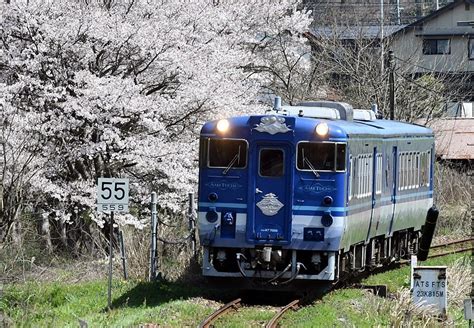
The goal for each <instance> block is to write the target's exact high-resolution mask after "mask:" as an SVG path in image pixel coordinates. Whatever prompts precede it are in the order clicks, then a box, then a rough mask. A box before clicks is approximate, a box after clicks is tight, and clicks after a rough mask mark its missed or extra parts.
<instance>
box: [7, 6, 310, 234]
mask: <svg viewBox="0 0 474 328" xmlns="http://www.w3.org/2000/svg"><path fill="white" fill-rule="evenodd" d="M0 11H1V12H2V13H3V14H2V18H1V19H2V21H1V26H2V28H1V29H0V44H1V46H0V94H1V95H4V96H5V97H4V100H3V101H2V102H1V103H0V110H1V111H2V118H3V119H4V120H5V119H7V120H8V124H3V123H2V124H3V125H2V128H3V130H4V131H7V130H8V131H14V132H15V133H10V134H9V135H8V137H7V138H6V139H8V140H5V139H2V142H3V143H2V145H7V144H8V145H9V147H10V152H11V153H14V152H15V149H22V151H23V152H24V155H22V156H24V158H23V157H21V158H19V157H15V156H4V162H2V166H3V168H4V170H3V172H4V173H3V174H4V175H3V180H2V186H3V189H4V191H3V200H4V202H5V200H7V202H10V200H11V199H12V198H11V197H13V196H12V194H11V192H10V191H8V190H7V189H8V188H10V187H9V185H8V182H5V181H11V176H15V174H16V175H18V174H19V173H21V172H22V171H21V167H23V166H26V167H28V169H27V170H26V171H27V172H28V174H27V175H25V177H24V178H23V179H21V180H19V181H20V182H18V183H19V185H18V188H19V190H24V191H25V192H23V193H22V195H23V197H25V199H22V200H21V201H20V203H24V204H30V205H31V206H32V207H33V211H34V212H35V213H39V212H41V216H42V218H43V219H44V220H50V219H56V221H57V222H59V223H60V225H61V226H62V227H63V228H62V230H65V228H64V227H67V225H68V224H73V225H74V224H78V222H79V221H80V222H82V223H84V222H91V221H95V222H97V223H98V224H99V225H102V224H103V218H102V217H101V216H100V215H99V214H97V213H96V211H95V184H96V181H97V178H98V177H129V178H130V179H131V195H132V201H133V203H134V204H135V205H136V206H135V207H134V208H132V211H131V213H130V214H129V215H123V216H119V217H117V221H118V222H119V223H120V224H133V225H134V226H137V227H142V226H143V225H144V224H145V222H144V220H143V217H141V216H140V212H141V211H142V208H143V206H141V205H144V204H145V203H146V202H147V200H148V197H149V196H148V195H149V193H150V191H151V190H157V191H158V194H159V202H160V205H161V206H163V207H167V208H170V209H173V210H181V209H182V208H181V206H182V205H183V204H184V203H185V196H186V195H187V193H188V192H189V191H192V190H194V188H195V186H196V182H197V172H196V167H197V165H196V164H197V162H196V159H197V139H198V135H199V130H200V126H201V125H202V123H203V122H205V121H207V120H210V119H216V118H220V117H228V116H234V115H241V114H244V113H250V112H253V111H257V110H259V107H260V106H261V105H260V104H259V103H258V102H257V99H259V94H260V93H261V92H262V87H266V86H268V83H267V82H268V79H269V77H268V74H267V73H268V70H267V71H265V70H260V71H255V70H254V71H252V72H251V73H250V74H249V69H248V68H249V67H256V66H258V67H271V66H273V65H275V63H276V58H277V57H276V56H280V55H281V53H275V54H274V55H272V49H276V48H275V47H276V46H278V45H281V43H282V42H285V44H286V45H287V46H288V49H291V50H290V51H288V53H287V54H285V55H286V57H287V59H288V60H289V61H290V62H296V63H297V64H298V65H301V64H302V63H307V58H306V57H305V56H304V55H303V54H306V53H307V52H308V50H307V49H305V44H304V42H303V41H302V39H301V38H300V37H299V36H300V35H301V33H302V32H304V31H305V29H306V28H307V26H308V25H309V23H310V18H309V16H308V14H307V13H305V12H301V11H299V10H298V9H297V1H293V0H281V1H269V0H268V1H257V0H250V1H245V0H235V1H205V0H190V1H179V0H169V1H166V0H163V1H161V2H159V3H157V2H155V1H133V0H128V1H127V0H117V1H102V2H94V1H87V0H86V1H65V0H50V1H39V0H29V1H27V2H26V1H25V2H23V1H14V0H12V1H11V2H10V3H9V4H8V3H1V4H0ZM278 42H279V43H278ZM301 67H303V66H301ZM12 111H14V112H15V115H16V116H15V117H17V118H18V120H12V119H11V117H12V116H11V114H10V112H12ZM25 127H27V128H25ZM5 128H6V130H5ZM25 140H28V147H24V146H22V141H23V142H24V141H25ZM22 147H23V148H22ZM5 150H6V148H5V147H4V150H3V151H4V154H5V153H7V152H6V151H5ZM30 157H31V158H30ZM6 168H8V169H6ZM19 170H20V171H19ZM26 191H27V192H26ZM15 197H16V196H15ZM13 202H16V201H13ZM4 208H6V206H5V205H4ZM19 209H20V210H21V208H19ZM2 214H3V217H2V219H1V224H2V225H3V224H6V225H8V226H11V225H12V224H13V222H15V220H18V217H17V216H14V217H12V214H9V213H7V212H5V211H3V213H2ZM53 221H54V220H53ZM5 229H6V226H5ZM5 231H6V230H5ZM64 242H66V241H64Z"/></svg>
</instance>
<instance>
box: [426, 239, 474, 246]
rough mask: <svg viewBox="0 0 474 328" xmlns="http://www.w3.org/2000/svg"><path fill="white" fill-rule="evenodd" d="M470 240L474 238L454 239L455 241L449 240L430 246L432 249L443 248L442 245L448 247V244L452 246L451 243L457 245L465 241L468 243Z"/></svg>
mask: <svg viewBox="0 0 474 328" xmlns="http://www.w3.org/2000/svg"><path fill="white" fill-rule="evenodd" d="M469 241H471V242H472V241H474V238H466V239H460V240H453V241H450V242H447V243H445V244H438V245H433V246H431V247H430V249H434V248H441V247H446V246H451V245H457V244H463V243H467V242H469Z"/></svg>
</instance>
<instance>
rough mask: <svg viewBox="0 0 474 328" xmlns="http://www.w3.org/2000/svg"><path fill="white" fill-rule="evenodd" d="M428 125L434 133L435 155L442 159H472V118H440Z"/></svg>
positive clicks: (473, 137) (473, 155) (473, 138)
mask: <svg viewBox="0 0 474 328" xmlns="http://www.w3.org/2000/svg"><path fill="white" fill-rule="evenodd" d="M428 126H429V127H431V128H432V129H433V131H434V134H435V142H436V148H435V149H436V155H437V156H439V157H441V158H443V159H450V160H466V159H471V160H472V159H474V118H441V119H436V120H434V121H432V122H430V123H428Z"/></svg>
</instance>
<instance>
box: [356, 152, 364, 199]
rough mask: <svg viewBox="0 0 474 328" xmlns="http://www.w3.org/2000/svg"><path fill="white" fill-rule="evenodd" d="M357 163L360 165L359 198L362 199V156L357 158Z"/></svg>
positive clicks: (358, 173) (358, 168)
mask: <svg viewBox="0 0 474 328" xmlns="http://www.w3.org/2000/svg"><path fill="white" fill-rule="evenodd" d="M357 161H358V162H359V165H358V167H357V198H361V195H362V181H363V180H362V172H363V171H362V169H363V167H364V163H363V159H362V156H361V155H359V156H357Z"/></svg>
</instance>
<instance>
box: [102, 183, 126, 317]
mask: <svg viewBox="0 0 474 328" xmlns="http://www.w3.org/2000/svg"><path fill="white" fill-rule="evenodd" d="M97 211H98V212H105V213H110V222H109V242H110V244H109V288H108V291H107V296H108V298H107V301H108V302H107V304H108V307H109V310H110V309H111V307H112V253H113V247H112V237H113V234H114V212H128V179H114V178H99V181H98V182H97Z"/></svg>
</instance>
